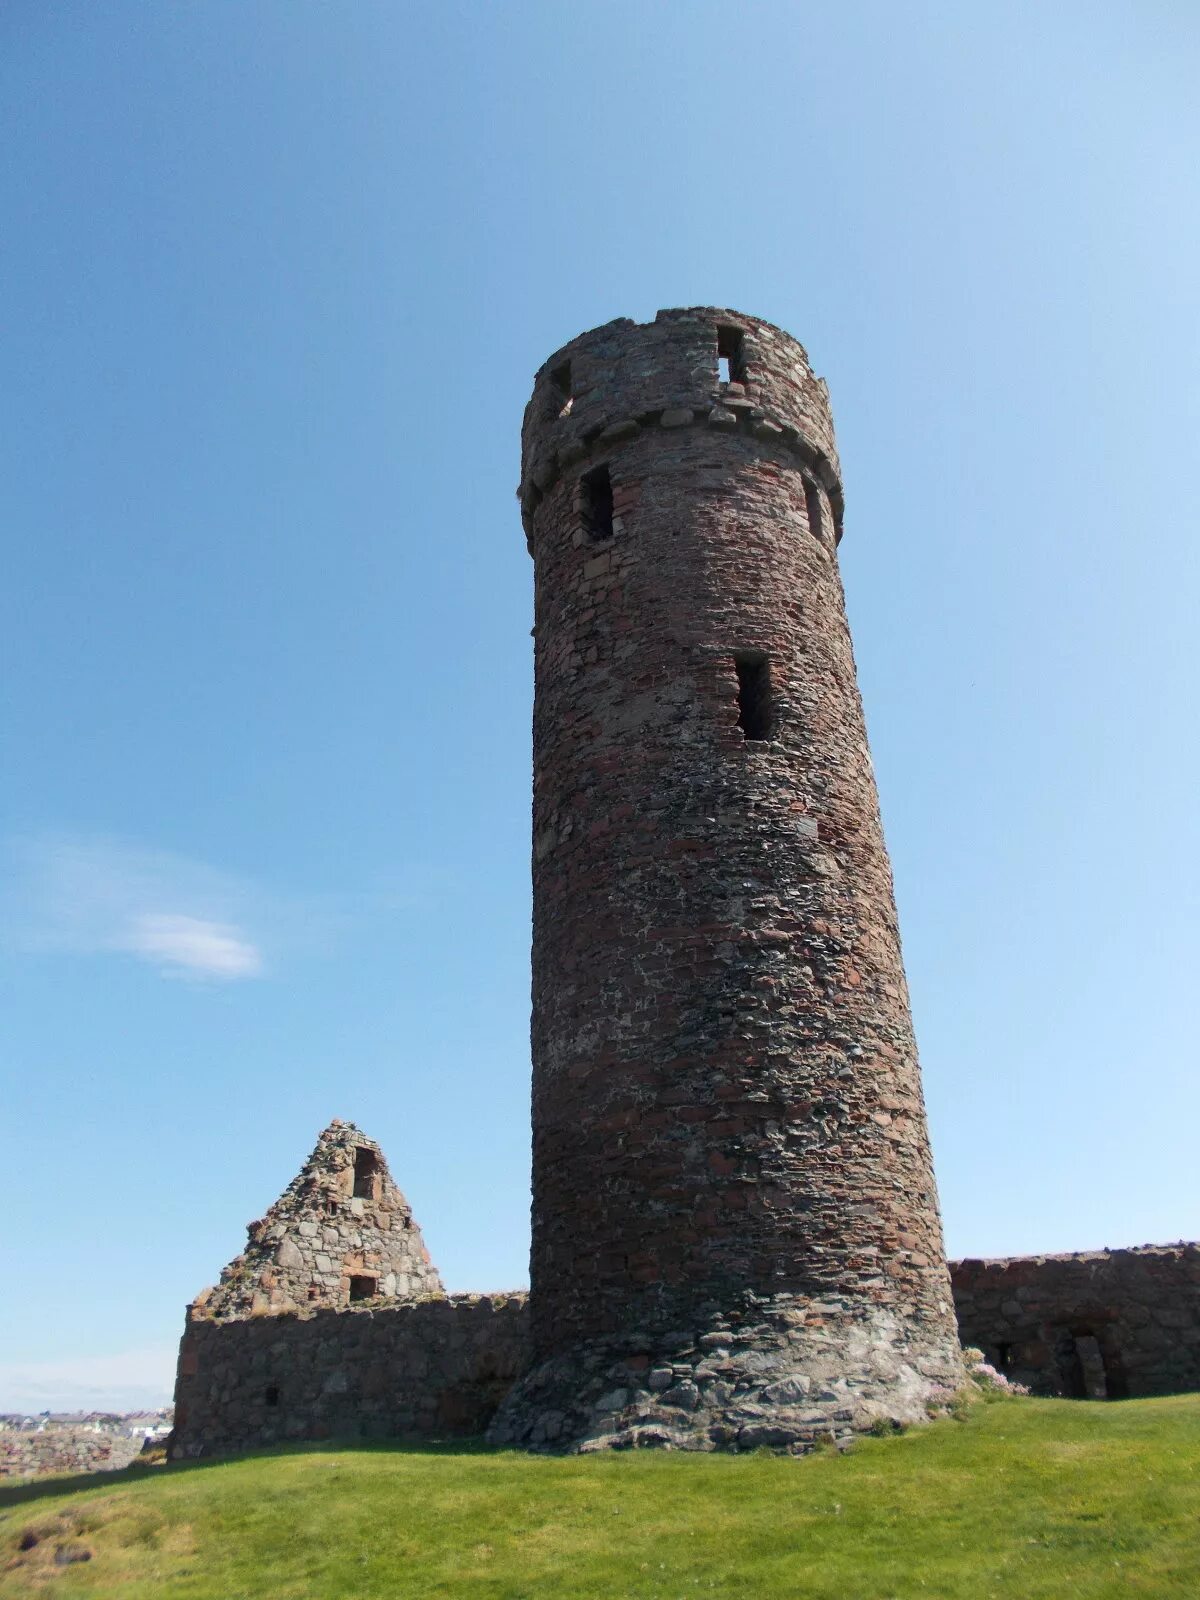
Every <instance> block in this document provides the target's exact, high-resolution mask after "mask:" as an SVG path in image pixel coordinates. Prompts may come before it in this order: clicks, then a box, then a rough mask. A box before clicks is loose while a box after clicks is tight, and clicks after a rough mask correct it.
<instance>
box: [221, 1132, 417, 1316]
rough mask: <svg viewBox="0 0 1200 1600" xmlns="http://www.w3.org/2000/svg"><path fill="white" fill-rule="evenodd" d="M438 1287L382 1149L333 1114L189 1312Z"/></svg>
mask: <svg viewBox="0 0 1200 1600" xmlns="http://www.w3.org/2000/svg"><path fill="white" fill-rule="evenodd" d="M445 1292H446V1291H445V1290H444V1288H443V1287H442V1280H441V1278H440V1277H439V1276H438V1273H437V1269H436V1268H435V1267H434V1265H433V1263H432V1262H431V1261H430V1259H429V1252H428V1251H427V1250H426V1248H425V1243H424V1240H423V1239H422V1238H421V1230H420V1228H418V1227H417V1224H416V1222H415V1221H414V1220H413V1214H412V1211H411V1210H410V1209H409V1205H408V1202H407V1200H405V1198H404V1196H403V1195H402V1194H401V1193H400V1190H399V1189H398V1188H397V1187H396V1185H395V1183H394V1182H393V1181H392V1177H391V1174H390V1173H389V1172H388V1168H387V1162H386V1161H385V1160H384V1158H383V1152H382V1150H380V1148H379V1146H378V1145H377V1144H376V1143H375V1141H374V1139H368V1138H367V1136H366V1134H364V1133H362V1132H360V1130H359V1129H358V1128H356V1127H355V1126H354V1124H353V1123H352V1122H340V1121H338V1120H337V1119H336V1118H335V1119H334V1121H333V1122H331V1123H330V1125H329V1126H328V1127H327V1128H326V1129H325V1131H324V1133H322V1134H321V1136H320V1138H319V1139H318V1140H317V1145H316V1149H315V1150H314V1151H313V1153H312V1155H311V1156H309V1158H308V1160H307V1161H306V1162H305V1164H304V1166H303V1167H302V1168H301V1169H300V1172H299V1173H298V1174H297V1175H296V1177H295V1178H293V1179H292V1181H291V1183H289V1184H288V1186H287V1188H286V1189H285V1190H284V1192H283V1194H281V1195H280V1197H279V1199H278V1200H277V1201H276V1202H275V1204H274V1205H273V1206H272V1207H271V1209H270V1210H269V1211H268V1212H267V1214H266V1216H265V1217H262V1218H260V1219H259V1221H257V1222H252V1223H251V1224H250V1226H249V1228H248V1229H247V1241H246V1248H245V1250H244V1251H243V1253H242V1254H241V1255H240V1256H237V1257H236V1258H235V1259H234V1260H233V1261H231V1262H230V1263H229V1265H228V1266H227V1267H226V1268H225V1270H224V1271H223V1272H222V1274H221V1281H220V1282H219V1283H218V1284H217V1286H216V1287H215V1288H213V1289H206V1290H204V1291H203V1293H201V1294H199V1295H197V1297H196V1299H195V1301H194V1302H193V1304H192V1307H191V1308H190V1313H189V1315H190V1317H191V1318H192V1319H193V1320H208V1321H213V1320H216V1321H224V1320H229V1319H238V1318H244V1317H252V1316H262V1315H264V1314H267V1313H279V1312H286V1311H300V1310H316V1309H318V1308H320V1307H329V1308H341V1307H343V1306H348V1305H350V1304H351V1303H353V1302H358V1301H372V1300H377V1299H380V1298H386V1299H388V1300H410V1299H422V1298H426V1297H428V1296H430V1295H437V1296H439V1297H440V1296H444V1295H445Z"/></svg>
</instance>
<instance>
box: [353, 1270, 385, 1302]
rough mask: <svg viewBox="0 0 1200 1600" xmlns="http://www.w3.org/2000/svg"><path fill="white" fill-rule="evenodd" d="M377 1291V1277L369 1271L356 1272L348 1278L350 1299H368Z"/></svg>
mask: <svg viewBox="0 0 1200 1600" xmlns="http://www.w3.org/2000/svg"><path fill="white" fill-rule="evenodd" d="M378 1293H379V1279H378V1278H376V1277H373V1276H372V1275H371V1274H370V1273H366V1272H356V1273H353V1274H352V1275H351V1278H350V1300H351V1303H353V1302H354V1301H355V1300H370V1299H373V1298H374V1296H375V1295H376V1294H378Z"/></svg>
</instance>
